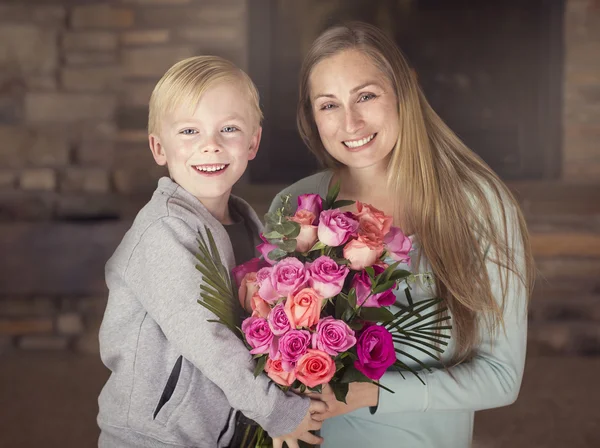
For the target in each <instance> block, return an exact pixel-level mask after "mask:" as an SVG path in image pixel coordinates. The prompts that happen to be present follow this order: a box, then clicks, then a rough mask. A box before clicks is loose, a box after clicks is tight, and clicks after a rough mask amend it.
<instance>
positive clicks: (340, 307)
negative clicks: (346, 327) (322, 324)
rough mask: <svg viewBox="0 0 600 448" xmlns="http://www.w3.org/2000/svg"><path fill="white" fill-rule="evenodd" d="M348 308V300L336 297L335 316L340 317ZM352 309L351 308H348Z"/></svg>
mask: <svg viewBox="0 0 600 448" xmlns="http://www.w3.org/2000/svg"><path fill="white" fill-rule="evenodd" d="M347 309H349V308H348V302H347V301H346V300H344V299H343V298H341V297H338V298H337V300H336V301H335V318H336V319H342V316H343V315H344V312H345V311H346V310H347ZM350 311H352V310H350Z"/></svg>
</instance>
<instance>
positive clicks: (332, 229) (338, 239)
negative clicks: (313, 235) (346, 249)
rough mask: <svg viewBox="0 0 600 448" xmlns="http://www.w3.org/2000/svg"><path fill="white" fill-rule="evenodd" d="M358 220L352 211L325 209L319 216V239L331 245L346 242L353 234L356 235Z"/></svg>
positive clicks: (339, 244) (334, 245)
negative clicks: (343, 211)
mask: <svg viewBox="0 0 600 448" xmlns="http://www.w3.org/2000/svg"><path fill="white" fill-rule="evenodd" d="M357 230H358V221H357V220H355V219H354V218H353V217H352V213H350V212H345V213H342V212H341V211H339V210H338V209H332V210H324V211H322V212H321V215H320V217H319V230H318V237H319V241H321V242H322V243H323V244H325V245H327V246H331V247H337V246H341V245H342V244H344V243H345V242H346V241H348V239H349V238H350V237H352V236H355V235H356V231H357Z"/></svg>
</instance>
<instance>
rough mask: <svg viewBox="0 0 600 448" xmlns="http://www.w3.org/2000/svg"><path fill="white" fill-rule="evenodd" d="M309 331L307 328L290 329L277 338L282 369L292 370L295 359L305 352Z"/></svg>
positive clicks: (308, 344) (308, 343) (307, 345)
mask: <svg viewBox="0 0 600 448" xmlns="http://www.w3.org/2000/svg"><path fill="white" fill-rule="evenodd" d="M310 339H311V337H310V332H308V331H307V330H290V331H288V332H287V333H285V334H284V335H283V336H281V338H279V353H280V355H281V360H282V366H283V370H285V371H286V372H291V371H292V370H294V366H295V365H296V361H298V359H300V357H301V356H302V355H304V354H305V353H306V351H307V350H308V347H309V346H310Z"/></svg>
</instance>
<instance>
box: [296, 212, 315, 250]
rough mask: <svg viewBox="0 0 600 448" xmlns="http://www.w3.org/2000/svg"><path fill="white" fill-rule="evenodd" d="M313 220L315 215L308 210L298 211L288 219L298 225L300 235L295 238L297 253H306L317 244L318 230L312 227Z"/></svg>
mask: <svg viewBox="0 0 600 448" xmlns="http://www.w3.org/2000/svg"><path fill="white" fill-rule="evenodd" d="M315 219H316V216H315V214H314V213H312V212H309V211H308V210H298V211H297V212H296V214H295V215H294V216H293V217H291V218H289V220H290V221H293V222H297V223H298V224H300V234H299V235H298V236H297V237H296V242H297V243H296V250H297V251H298V252H308V251H309V250H310V249H311V248H312V247H313V246H314V245H315V243H316V242H317V231H318V229H319V228H318V227H317V226H314V225H313V223H314V222H315Z"/></svg>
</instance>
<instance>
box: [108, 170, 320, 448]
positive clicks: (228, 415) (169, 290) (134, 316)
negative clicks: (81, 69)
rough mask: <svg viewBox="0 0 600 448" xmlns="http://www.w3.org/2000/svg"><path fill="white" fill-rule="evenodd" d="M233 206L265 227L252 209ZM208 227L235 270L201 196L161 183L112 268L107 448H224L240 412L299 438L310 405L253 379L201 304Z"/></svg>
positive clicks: (232, 341)
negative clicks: (202, 239)
mask: <svg viewBox="0 0 600 448" xmlns="http://www.w3.org/2000/svg"><path fill="white" fill-rule="evenodd" d="M230 204H231V205H232V206H233V207H235V208H236V209H237V211H238V212H240V213H241V214H242V215H243V216H245V217H246V218H247V219H250V220H251V221H252V222H253V223H254V224H255V226H256V227H257V229H259V228H260V226H261V224H260V221H259V220H258V218H257V216H256V214H255V213H254V211H253V210H252V208H251V207H250V206H249V205H248V204H247V203H245V202H244V201H243V200H241V199H239V198H236V197H233V196H232V197H231V200H230ZM205 225H206V226H207V227H208V228H210V230H211V232H212V234H213V236H214V238H215V241H216V244H217V246H218V249H219V253H220V256H221V260H222V261H223V263H224V264H225V266H226V267H227V268H228V269H231V268H232V267H234V266H235V260H234V256H233V249H232V247H231V243H230V241H229V238H228V236H227V233H226V231H225V229H224V228H223V226H222V225H221V224H220V223H219V222H218V221H217V220H216V219H215V218H214V217H213V216H212V215H211V214H210V213H209V212H208V210H206V208H205V207H204V206H203V205H202V203H201V202H200V201H199V200H198V199H196V198H195V197H194V196H193V195H191V194H190V193H188V192H187V191H186V190H184V189H183V188H181V187H180V186H179V185H177V184H176V183H175V182H173V181H172V180H171V179H169V178H166V177H164V178H162V179H160V181H159V183H158V188H157V189H156V191H155V192H154V194H153V196H152V199H151V200H150V202H149V203H148V204H147V205H146V206H145V207H144V208H143V209H142V210H141V211H140V212H139V213H138V215H137V217H136V219H135V221H134V223H133V225H132V227H131V229H129V231H128V232H127V233H126V235H125V237H124V238H123V241H122V242H121V244H120V245H119V247H118V248H117V250H116V251H115V253H114V255H113V256H112V257H111V259H110V260H109V261H108V262H107V264H106V283H107V285H108V289H109V297H108V304H107V307H106V312H105V314H104V319H103V322H102V326H101V328H100V351H101V357H102V361H103V362H104V364H105V365H106V366H107V367H108V368H109V369H110V370H111V372H112V374H111V376H110V378H109V379H108V381H107V383H106V385H105V386H104V388H103V390H102V392H101V393H100V397H99V399H98V403H99V409H100V411H99V414H98V424H99V426H100V428H101V431H102V433H101V435H100V442H99V446H101V447H117V446H118V447H134V446H135V447H138V446H139V447H167V446H168V447H172V446H177V447H180V446H185V447H210V448H214V447H225V446H227V444H228V442H229V441H230V440H231V437H232V435H233V429H234V426H235V425H234V423H235V414H236V411H235V410H239V411H241V412H243V414H244V415H246V416H247V417H249V418H251V419H253V420H255V421H256V422H258V423H259V424H260V425H261V426H262V427H263V428H265V429H266V430H267V431H268V432H269V433H270V434H271V435H272V436H279V435H282V434H286V433H289V432H291V431H292V430H294V429H295V428H296V427H297V426H298V425H299V424H300V422H301V421H302V418H303V417H304V415H305V413H306V411H307V409H308V405H309V403H308V399H306V398H301V397H298V396H296V395H294V394H285V393H284V392H282V391H281V390H280V389H279V388H278V387H277V386H276V385H275V384H274V383H272V382H271V381H269V379H268V378H267V377H266V376H264V375H261V376H259V377H257V378H254V375H253V370H254V361H253V360H252V356H251V355H250V354H249V353H248V349H247V348H246V347H245V345H244V344H243V343H242V342H241V341H240V340H239V339H238V338H237V337H236V336H235V335H234V334H233V333H232V332H231V331H230V330H229V329H228V328H227V327H225V326H223V325H221V324H218V323H211V322H208V321H207V320H208V319H214V318H215V316H214V315H213V314H211V313H210V312H209V311H207V310H206V309H205V308H204V307H202V306H200V305H199V304H198V303H197V299H198V298H199V293H200V285H201V284H202V275H201V274H200V272H199V271H197V270H196V268H195V265H196V261H197V260H196V259H195V254H196V253H197V252H198V243H197V235H198V232H199V231H202V233H203V234H204V226H205Z"/></svg>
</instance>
